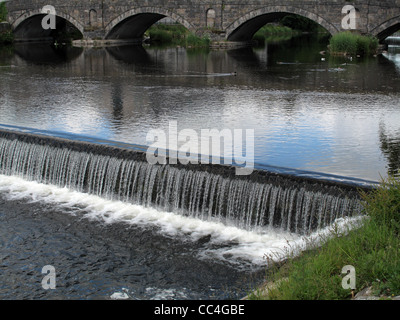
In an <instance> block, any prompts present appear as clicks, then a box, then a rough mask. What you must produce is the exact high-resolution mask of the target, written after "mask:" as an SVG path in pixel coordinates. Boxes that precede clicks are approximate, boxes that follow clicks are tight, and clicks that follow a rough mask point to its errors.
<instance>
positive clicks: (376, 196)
mask: <svg viewBox="0 0 400 320" xmlns="http://www.w3.org/2000/svg"><path fill="white" fill-rule="evenodd" d="M362 196H363V201H364V208H365V215H366V218H365V220H364V223H363V224H362V226H361V227H359V228H357V229H354V230H351V231H349V232H348V233H346V234H343V233H341V232H339V231H337V230H336V231H332V232H333V234H332V236H333V237H329V238H327V239H325V240H323V243H322V245H319V246H315V247H314V248H311V250H308V251H306V252H304V253H303V254H301V255H300V256H298V257H289V258H288V260H287V262H286V263H285V264H284V265H283V266H278V265H276V266H273V267H272V268H271V270H269V271H268V276H267V281H268V282H271V283H275V285H274V286H273V287H271V288H270V289H269V290H268V294H267V295H266V294H265V292H261V291H260V292H256V293H253V294H251V295H250V299H271V300H336V299H349V298H351V296H352V295H351V290H349V289H343V287H342V279H343V277H344V275H342V274H341V271H342V268H343V267H344V266H346V265H352V266H354V268H355V272H356V290H355V292H358V291H360V290H362V289H363V288H366V287H370V286H372V287H373V289H374V294H376V295H380V296H382V295H383V296H387V297H391V296H392V295H400V182H399V180H395V179H394V178H389V179H387V180H386V181H383V182H382V185H381V186H380V187H379V188H378V189H376V190H375V191H373V192H372V193H370V194H365V193H364V194H363V195H362ZM280 279H285V281H280Z"/></svg>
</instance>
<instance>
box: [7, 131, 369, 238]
mask: <svg viewBox="0 0 400 320" xmlns="http://www.w3.org/2000/svg"><path fill="white" fill-rule="evenodd" d="M0 174H3V175H17V176H20V177H23V178H24V179H26V180H34V181H37V182H40V183H46V184H54V185H56V186H60V187H68V188H71V189H74V190H77V191H79V192H86V193H89V194H94V195H98V196H100V197H103V198H106V199H112V200H121V201H125V202H130V203H134V204H140V205H143V206H152V207H156V208H160V209H162V210H164V211H169V212H176V213H179V214H182V215H187V216H190V217H194V218H199V219H203V220H217V221H222V222H224V223H226V224H234V225H235V226H236V227H240V228H243V229H246V230H256V229H257V230H260V229H261V230H262V229H263V228H264V229H265V227H267V226H270V227H274V228H280V229H282V230H285V231H291V232H294V233H297V234H307V233H310V232H312V231H314V230H316V229H319V228H323V227H325V226H327V225H329V224H331V223H332V222H333V221H334V220H335V219H337V218H340V217H345V216H352V215H354V214H360V212H361V204H360V202H359V199H358V198H357V192H356V191H355V189H354V188H350V187H345V186H337V185H331V184H326V183H322V182H317V181H312V180H307V179H294V178H289V177H282V176H279V175H276V174H271V173H267V172H262V171H255V172H254V173H253V174H252V175H250V176H246V177H239V176H235V175H234V170H232V168H229V167H224V166H215V165H206V166H204V165H197V166H194V165H187V166H183V165H175V166H173V165H151V164H149V163H147V162H146V160H145V157H144V154H143V153H138V152H132V151H128V150H121V149H118V148H114V147H109V146H108V147H107V146H100V145H91V144H86V143H82V142H76V141H66V140H61V139H53V138H48V137H40V136H34V135H25V134H21V133H13V132H7V131H3V132H0Z"/></svg>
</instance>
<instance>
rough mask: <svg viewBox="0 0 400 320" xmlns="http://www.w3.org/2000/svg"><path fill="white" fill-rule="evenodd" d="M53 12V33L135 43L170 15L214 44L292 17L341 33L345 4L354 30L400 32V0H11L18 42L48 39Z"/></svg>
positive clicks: (243, 36)
mask: <svg viewBox="0 0 400 320" xmlns="http://www.w3.org/2000/svg"><path fill="white" fill-rule="evenodd" d="M46 5H51V6H53V7H54V8H55V14H56V17H57V18H56V21H57V29H59V28H65V27H69V28H73V29H74V30H75V31H76V29H77V30H78V31H79V33H80V34H81V35H80V36H81V37H83V39H108V40H134V39H141V38H142V37H143V34H144V32H145V31H146V30H147V29H148V28H149V27H150V26H151V25H152V24H154V23H156V22H157V21H158V20H160V19H162V18H164V17H169V18H171V19H172V20H174V21H176V22H178V23H180V24H182V25H184V26H185V27H186V28H187V29H189V30H190V31H191V32H193V33H195V34H196V35H199V36H202V35H205V34H208V35H209V36H210V37H211V39H214V40H229V41H247V40H250V39H251V38H252V36H253V35H254V33H255V32H256V31H257V30H258V29H259V28H261V27H262V26H263V25H265V24H266V23H268V22H272V21H276V20H277V19H279V18H281V17H283V16H285V15H287V14H288V13H290V14H297V15H300V16H303V17H306V18H309V19H311V20H313V21H315V22H317V23H318V24H320V25H321V26H322V27H324V28H325V29H326V30H328V31H329V32H330V33H331V34H335V33H337V32H340V31H342V20H343V18H344V17H345V16H346V14H344V13H342V8H343V7H344V6H345V5H353V6H354V7H355V9H356V11H355V13H356V15H355V16H356V19H355V20H356V29H357V30H358V31H359V32H361V33H362V34H370V35H374V36H377V37H378V38H379V39H380V40H383V39H385V38H386V37H387V36H389V35H391V34H392V33H393V32H395V31H397V30H399V29H400V0H364V1H341V0H323V1H316V0H286V1H285V0H279V1H278V0H246V1H244V0H10V1H8V2H7V7H8V12H9V16H8V21H9V23H10V24H11V26H12V28H13V30H14V34H15V38H16V39H17V40H20V41H23V40H37V39H44V38H47V37H50V36H52V32H54V30H51V29H48V30H44V29H43V28H42V20H43V18H44V17H45V14H44V13H42V12H43V11H42V8H43V7H44V6H46Z"/></svg>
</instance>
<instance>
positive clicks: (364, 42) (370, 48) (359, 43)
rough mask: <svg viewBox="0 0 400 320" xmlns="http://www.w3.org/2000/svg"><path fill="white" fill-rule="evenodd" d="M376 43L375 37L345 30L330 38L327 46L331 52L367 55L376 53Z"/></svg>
mask: <svg viewBox="0 0 400 320" xmlns="http://www.w3.org/2000/svg"><path fill="white" fill-rule="evenodd" d="M378 44H379V42H378V39H376V38H373V37H369V36H362V35H359V34H357V33H352V32H348V31H347V32H340V33H337V34H335V35H334V36H333V37H332V38H331V40H330V43H329V46H330V51H331V53H333V54H348V55H360V56H368V55H371V54H375V53H376V50H377V49H378Z"/></svg>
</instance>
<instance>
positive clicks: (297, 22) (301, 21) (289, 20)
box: [281, 14, 320, 32]
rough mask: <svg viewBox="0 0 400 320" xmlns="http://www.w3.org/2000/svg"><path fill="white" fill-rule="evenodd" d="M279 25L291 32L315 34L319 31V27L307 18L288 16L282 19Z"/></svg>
mask: <svg viewBox="0 0 400 320" xmlns="http://www.w3.org/2000/svg"><path fill="white" fill-rule="evenodd" d="M281 24H282V25H283V26H286V27H288V28H290V29H293V30H299V31H307V32H316V31H318V30H320V25H319V24H318V23H316V22H314V21H312V20H310V19H308V18H305V17H302V16H299V15H295V14H290V15H287V16H285V17H283V18H282V20H281Z"/></svg>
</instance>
